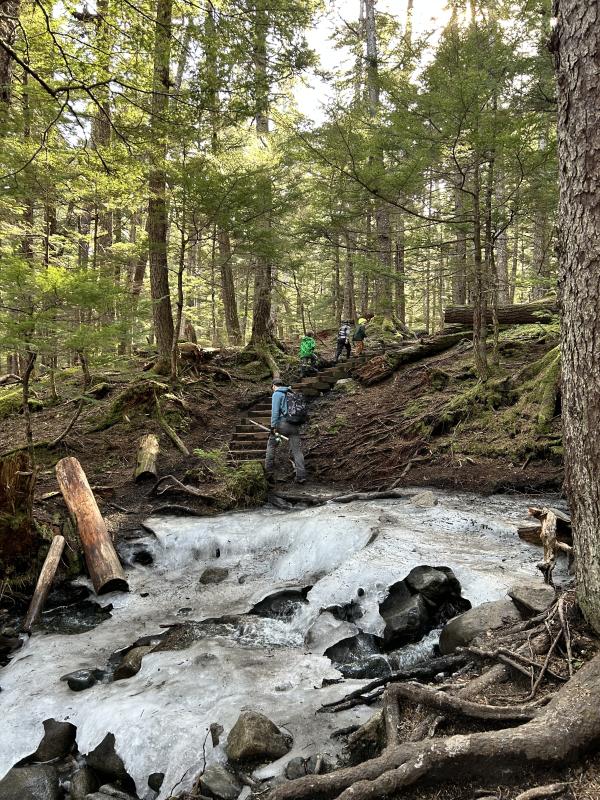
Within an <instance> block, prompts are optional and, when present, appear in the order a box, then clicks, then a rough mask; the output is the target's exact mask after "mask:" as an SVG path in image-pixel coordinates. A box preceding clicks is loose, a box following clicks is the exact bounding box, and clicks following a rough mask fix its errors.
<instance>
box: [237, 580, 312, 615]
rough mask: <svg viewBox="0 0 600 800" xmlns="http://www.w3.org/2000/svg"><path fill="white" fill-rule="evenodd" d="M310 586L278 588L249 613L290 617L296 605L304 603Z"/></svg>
mask: <svg viewBox="0 0 600 800" xmlns="http://www.w3.org/2000/svg"><path fill="white" fill-rule="evenodd" d="M311 589H312V586H304V587H298V588H293V589H279V590H277V591H276V592H273V593H272V594H270V595H268V596H267V597H265V598H264V600H261V601H260V602H259V603H257V604H256V605H255V606H254V608H252V609H251V611H250V613H251V614H256V615H257V616H259V617H269V618H270V619H284V618H286V617H291V616H292V615H293V614H294V613H295V611H296V609H297V608H298V606H300V605H301V604H303V603H306V595H307V594H308V593H309V591H310V590H311Z"/></svg>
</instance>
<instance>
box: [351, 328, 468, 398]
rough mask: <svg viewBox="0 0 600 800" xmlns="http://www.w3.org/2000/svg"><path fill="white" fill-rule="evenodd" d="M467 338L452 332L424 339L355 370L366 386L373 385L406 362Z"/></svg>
mask: <svg viewBox="0 0 600 800" xmlns="http://www.w3.org/2000/svg"><path fill="white" fill-rule="evenodd" d="M465 338H468V337H466V336H465V334H464V333H450V334H448V335H445V336H433V337H432V338H431V339H422V340H421V341H419V342H418V344H411V345H408V346H407V347H402V348H398V349H397V350H389V351H388V352H387V353H385V354H384V355H382V356H376V357H375V358H372V359H370V361H368V362H367V363H366V364H365V365H364V366H362V367H360V368H359V369H357V370H356V371H355V374H356V377H357V378H358V380H359V381H360V382H361V383H362V384H364V385H365V386H372V385H373V384H375V383H379V382H380V381H383V380H385V379H386V378H389V377H390V375H393V373H394V372H395V371H396V370H397V369H399V368H400V367H401V366H403V365H404V364H410V363H412V362H413V361H419V360H420V359H422V358H427V357H428V356H434V355H437V354H438V353H443V352H444V351H445V350H449V349H450V348H451V347H454V346H455V345H457V344H458V343H459V342H461V341H462V340H463V339H465Z"/></svg>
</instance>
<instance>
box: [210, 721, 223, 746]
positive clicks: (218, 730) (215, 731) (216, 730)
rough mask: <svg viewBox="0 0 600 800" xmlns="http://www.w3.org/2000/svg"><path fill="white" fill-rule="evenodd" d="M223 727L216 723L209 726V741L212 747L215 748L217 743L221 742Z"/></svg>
mask: <svg viewBox="0 0 600 800" xmlns="http://www.w3.org/2000/svg"><path fill="white" fill-rule="evenodd" d="M223 730H224V728H223V726H222V725H219V723H218V722H213V723H211V726H210V739H211V741H212V746H213V747H217V746H218V744H219V742H220V741H221V736H222V734H223Z"/></svg>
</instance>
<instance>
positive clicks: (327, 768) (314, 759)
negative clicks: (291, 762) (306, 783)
mask: <svg viewBox="0 0 600 800" xmlns="http://www.w3.org/2000/svg"><path fill="white" fill-rule="evenodd" d="M326 772H331V764H330V763H329V761H328V760H327V759H326V758H325V757H324V756H322V755H320V754H319V755H312V756H310V758H308V760H307V761H306V773H307V775H323V774H324V773H326Z"/></svg>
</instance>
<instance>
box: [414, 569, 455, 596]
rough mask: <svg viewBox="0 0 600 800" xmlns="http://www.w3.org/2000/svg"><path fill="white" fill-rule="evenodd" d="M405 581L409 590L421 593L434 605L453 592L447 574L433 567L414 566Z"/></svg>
mask: <svg viewBox="0 0 600 800" xmlns="http://www.w3.org/2000/svg"><path fill="white" fill-rule="evenodd" d="M405 581H406V585H407V586H408V588H409V589H410V590H411V591H413V592H415V593H416V594H422V595H423V597H424V598H425V599H426V600H430V601H431V602H432V603H434V604H435V605H437V604H438V603H441V602H442V601H443V600H444V599H445V598H446V597H448V596H449V595H451V594H452V593H453V586H451V584H450V579H449V577H448V575H447V574H446V573H445V572H442V570H439V569H436V568H435V567H427V566H422V567H414V568H413V569H411V571H410V572H409V573H408V575H407V576H406V578H405Z"/></svg>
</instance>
